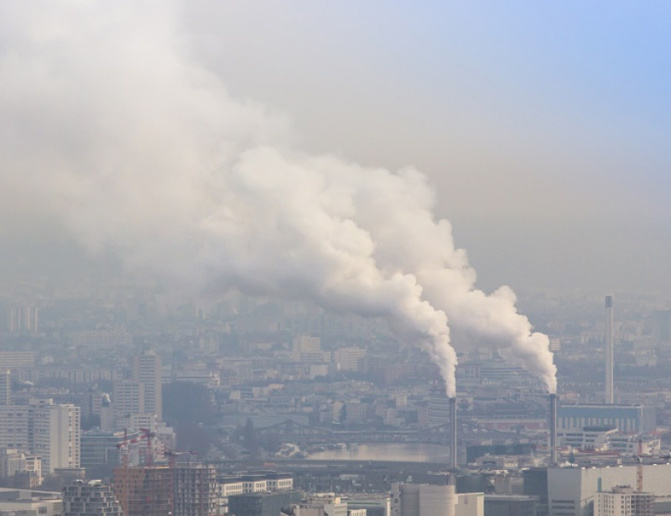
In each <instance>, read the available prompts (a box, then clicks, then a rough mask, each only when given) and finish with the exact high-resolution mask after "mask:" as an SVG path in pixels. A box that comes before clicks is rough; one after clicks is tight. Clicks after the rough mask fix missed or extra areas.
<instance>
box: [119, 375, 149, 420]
mask: <svg viewBox="0 0 671 516" xmlns="http://www.w3.org/2000/svg"><path fill="white" fill-rule="evenodd" d="M144 401H145V395H144V384H143V383H142V382H139V381H137V380H119V381H117V382H114V387H113V392H112V406H113V408H114V417H115V420H116V429H117V430H123V429H124V428H125V427H126V426H127V421H128V419H129V418H130V417H131V416H132V415H133V414H144V413H145V405H144ZM124 425H125V426H124Z"/></svg>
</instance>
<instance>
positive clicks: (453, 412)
mask: <svg viewBox="0 0 671 516" xmlns="http://www.w3.org/2000/svg"><path fill="white" fill-rule="evenodd" d="M449 404H450V405H449V407H450V469H451V470H456V469H457V398H456V396H454V397H452V398H450V399H449Z"/></svg>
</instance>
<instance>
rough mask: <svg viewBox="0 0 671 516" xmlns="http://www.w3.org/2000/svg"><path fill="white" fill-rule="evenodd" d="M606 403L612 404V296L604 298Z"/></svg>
mask: <svg viewBox="0 0 671 516" xmlns="http://www.w3.org/2000/svg"><path fill="white" fill-rule="evenodd" d="M604 344H605V348H606V389H605V391H606V400H605V401H606V403H609V404H611V405H612V404H613V402H614V396H613V296H606V338H605V342H604Z"/></svg>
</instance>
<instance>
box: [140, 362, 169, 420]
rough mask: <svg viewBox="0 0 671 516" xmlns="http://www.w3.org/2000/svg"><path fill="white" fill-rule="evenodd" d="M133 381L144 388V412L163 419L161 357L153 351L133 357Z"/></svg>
mask: <svg viewBox="0 0 671 516" xmlns="http://www.w3.org/2000/svg"><path fill="white" fill-rule="evenodd" d="M133 380H135V381H137V382H140V383H142V385H143V386H144V410H143V411H142V412H146V413H148V414H155V415H156V417H157V419H158V420H159V421H161V420H162V419H163V387H162V385H163V384H162V364H161V357H160V356H159V355H157V354H156V352H155V351H147V352H145V353H143V354H142V355H136V356H135V357H133Z"/></svg>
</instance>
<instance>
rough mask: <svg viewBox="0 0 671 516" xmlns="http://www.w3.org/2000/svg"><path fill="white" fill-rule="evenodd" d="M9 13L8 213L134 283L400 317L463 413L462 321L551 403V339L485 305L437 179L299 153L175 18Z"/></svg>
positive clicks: (131, 6) (3, 29) (505, 294)
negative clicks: (33, 219) (205, 64)
mask: <svg viewBox="0 0 671 516" xmlns="http://www.w3.org/2000/svg"><path fill="white" fill-rule="evenodd" d="M9 4H10V3H3V4H1V7H0V9H1V11H0V20H1V21H0V34H3V35H4V37H3V38H2V40H1V41H0V45H1V46H0V52H1V53H0V81H1V82H2V84H3V87H2V88H1V89H0V130H1V131H2V133H1V134H2V139H1V143H0V168H1V170H2V171H1V172H0V174H2V176H1V178H2V183H3V188H2V192H3V193H2V194H0V195H1V198H0V202H2V203H3V205H4V206H5V209H6V210H12V211H14V212H15V213H29V212H30V213H38V212H39V213H42V214H43V215H45V216H48V217H52V218H57V219H60V220H62V221H63V224H64V225H65V226H66V227H67V228H68V229H69V230H70V231H72V232H73V233H74V234H75V235H76V236H77V238H78V240H79V241H80V242H81V243H82V244H83V245H84V246H85V247H86V248H88V249H89V250H91V251H92V252H109V251H112V252H114V253H116V254H118V255H119V256H120V257H121V258H122V259H123V261H124V263H125V264H126V265H127V266H128V267H129V268H133V269H140V270H147V271H153V272H155V273H160V274H165V275H169V276H171V277H175V278H179V279H180V280H183V281H186V282H189V283H191V284H194V285H197V286H200V287H201V288H210V289H211V288H219V289H222V290H223V289H227V288H236V289H239V290H240V291H243V292H247V293H251V294H262V295H266V296H274V297H278V298H302V299H309V300H313V301H315V302H317V303H319V304H320V305H321V306H323V307H325V308H329V309H334V310H339V311H344V312H351V313H357V314H361V315H365V316H383V317H386V318H387V320H388V321H389V322H390V324H391V326H392V328H393V330H394V331H395V332H396V334H397V335H398V336H399V338H400V339H403V340H405V341H409V342H413V343H415V344H417V345H419V346H420V347H422V348H423V349H425V350H427V351H428V352H429V353H430V355H431V357H432V359H433V360H434V361H435V363H436V364H437V365H438V366H439V367H440V370H441V374H442V376H443V378H444V379H445V383H446V389H447V393H448V395H454V393H455V381H454V370H455V366H456V354H455V351H454V349H453V348H452V347H451V346H450V335H449V330H448V317H449V318H450V319H451V321H450V324H452V325H454V326H455V328H456V327H459V328H460V329H463V330H466V331H469V332H472V333H473V334H474V335H477V336H478V337H480V338H483V339H486V340H487V341H489V342H490V343H493V344H496V345H497V346H498V347H499V349H500V351H501V352H502V354H503V355H504V356H505V357H507V358H509V359H511V360H513V361H515V362H516V363H519V364H521V365H523V366H524V367H526V368H528V369H529V370H530V371H532V372H535V373H537V374H539V376H540V377H541V378H543V379H544V380H545V382H546V384H547V387H548V389H549V390H551V391H554V389H555V380H554V366H553V365H552V355H551V354H550V353H549V351H548V341H547V337H545V336H544V335H540V334H537V333H536V334H532V333H531V326H530V324H529V322H528V320H527V319H526V318H525V317H523V316H521V315H519V314H517V312H516V309H515V305H514V303H515V299H514V295H513V294H512V292H511V291H510V290H509V289H507V288H505V287H504V288H501V289H499V290H498V291H497V292H495V293H494V294H493V295H491V296H486V295H485V294H484V293H482V292H481V291H478V290H475V289H474V281H475V274H474V272H473V270H472V269H471V268H470V267H469V266H468V263H467V260H466V255H465V253H464V252H463V251H460V250H457V249H455V247H454V244H453V240H452V236H451V228H450V225H449V223H448V222H447V221H445V220H441V221H436V220H435V217H434V215H433V207H434V198H433V192H432V190H431V188H430V187H429V186H428V185H427V183H426V180H425V178H424V176H423V175H422V174H420V173H419V172H417V171H415V170H413V169H407V170H401V171H399V172H397V173H392V172H389V171H387V170H383V169H372V168H365V167H362V166H359V165H356V164H353V163H348V162H345V161H344V160H342V159H340V158H337V157H334V156H329V155H309V154H306V153H303V152H300V151H297V150H295V145H293V144H292V136H291V130H290V128H289V124H288V123H286V121H285V120H284V119H282V118H281V117H278V116H276V115H273V114H270V113H268V112H267V111H266V110H265V109H264V107H263V106H260V105H258V104H255V103H253V102H251V101H248V100H239V99H234V98H231V96H230V95H229V94H228V93H227V92H226V89H225V87H224V85H223V83H222V81H221V80H220V79H219V78H218V77H217V76H215V75H214V74H212V73H211V72H209V71H208V70H206V69H203V68H202V67H199V66H196V65H193V64H192V60H190V59H189V56H188V45H186V44H185V40H184V39H183V38H181V37H180V36H179V30H178V29H179V27H178V25H177V24H176V23H175V20H174V18H173V15H174V14H175V13H177V12H178V9H176V8H174V7H171V6H170V5H169V4H168V3H166V2H157V3H146V2H132V3H131V2H129V3H123V2H115V3H113V4H100V3H77V2H56V1H54V2H49V3H48V4H45V3H33V2H29V1H28V2H17V3H13V5H9ZM446 314H447V315H446Z"/></svg>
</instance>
